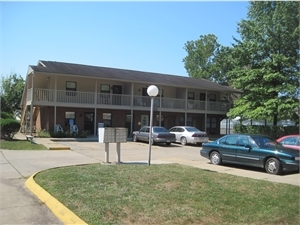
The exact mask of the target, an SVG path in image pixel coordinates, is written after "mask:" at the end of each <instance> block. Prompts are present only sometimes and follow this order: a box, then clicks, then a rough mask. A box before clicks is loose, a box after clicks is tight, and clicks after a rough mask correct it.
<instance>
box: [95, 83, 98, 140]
mask: <svg viewBox="0 0 300 225" xmlns="http://www.w3.org/2000/svg"><path fill="white" fill-rule="evenodd" d="M97 87H98V80H96V83H95V96H94V105H95V108H94V136H97V130H98V126H97Z"/></svg>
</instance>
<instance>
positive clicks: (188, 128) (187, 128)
mask: <svg viewBox="0 0 300 225" xmlns="http://www.w3.org/2000/svg"><path fill="white" fill-rule="evenodd" d="M185 129H186V130H187V131H188V132H200V130H198V129H197V128H195V127H186V128H185Z"/></svg>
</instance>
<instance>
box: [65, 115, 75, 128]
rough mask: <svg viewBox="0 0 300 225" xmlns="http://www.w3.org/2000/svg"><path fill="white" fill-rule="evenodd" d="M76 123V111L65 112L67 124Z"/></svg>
mask: <svg viewBox="0 0 300 225" xmlns="http://www.w3.org/2000/svg"><path fill="white" fill-rule="evenodd" d="M73 124H75V112H65V126H69V125H73Z"/></svg>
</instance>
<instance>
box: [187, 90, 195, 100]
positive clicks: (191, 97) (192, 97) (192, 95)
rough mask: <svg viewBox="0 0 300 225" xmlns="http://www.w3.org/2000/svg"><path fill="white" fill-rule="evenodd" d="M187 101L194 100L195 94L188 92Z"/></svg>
mask: <svg viewBox="0 0 300 225" xmlns="http://www.w3.org/2000/svg"><path fill="white" fill-rule="evenodd" d="M188 100H195V92H188Z"/></svg>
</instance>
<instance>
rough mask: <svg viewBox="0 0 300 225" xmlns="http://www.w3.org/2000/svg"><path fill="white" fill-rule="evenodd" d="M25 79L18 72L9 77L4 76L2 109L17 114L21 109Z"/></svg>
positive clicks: (1, 93)
mask: <svg viewBox="0 0 300 225" xmlns="http://www.w3.org/2000/svg"><path fill="white" fill-rule="evenodd" d="M24 84H25V81H24V79H23V78H22V77H21V76H20V75H17V74H13V75H10V76H9V77H7V78H4V77H2V81H1V89H0V100H1V111H3V112H7V113H10V114H13V115H16V113H17V112H20V110H21V106H20V104H21V99H22V94H23V89H24Z"/></svg>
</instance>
